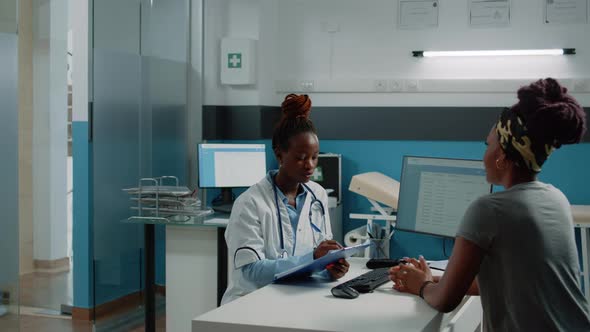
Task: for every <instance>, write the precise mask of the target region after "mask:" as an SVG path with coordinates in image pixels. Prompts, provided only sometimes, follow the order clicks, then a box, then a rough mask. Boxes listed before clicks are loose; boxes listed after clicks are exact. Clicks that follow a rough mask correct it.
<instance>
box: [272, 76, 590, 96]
mask: <svg viewBox="0 0 590 332" xmlns="http://www.w3.org/2000/svg"><path fill="white" fill-rule="evenodd" d="M535 80H536V79H534V78H524V79H523V78H518V79H410V78H395V79H391V78H389V79H388V78H376V79H370V78H369V79H367V78H362V79H331V80H330V79H319V80H315V79H314V80H277V81H275V91H276V92H287V93H291V92H314V93H322V92H323V93H339V92H349V93H422V92H423V93H514V92H515V91H516V90H518V89H519V88H520V87H522V86H524V85H528V84H530V83H531V82H533V81H535ZM557 80H558V81H560V82H561V83H562V84H563V85H564V86H566V87H567V88H568V90H569V91H570V92H572V93H590V78H576V79H572V78H557Z"/></svg>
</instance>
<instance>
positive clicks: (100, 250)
mask: <svg viewBox="0 0 590 332" xmlns="http://www.w3.org/2000/svg"><path fill="white" fill-rule="evenodd" d="M189 8H190V7H189V1H188V0H124V1H121V0H94V9H93V22H94V23H93V30H94V33H93V35H94V37H93V38H94V42H93V44H94V47H93V61H94V65H93V79H92V81H93V86H94V88H93V95H94V100H93V112H92V120H91V123H92V125H91V126H92V128H91V131H92V151H93V152H92V159H93V162H92V173H93V176H92V178H93V180H92V181H93V184H92V186H93V195H94V197H93V208H92V209H93V234H94V302H95V307H96V308H97V310H96V317H95V318H96V327H97V330H112V329H126V328H135V327H137V326H138V325H142V324H143V319H144V317H143V315H144V313H143V309H144V308H143V306H142V305H143V300H144V298H143V296H145V294H143V293H142V291H143V289H144V283H145V277H146V276H145V275H144V272H143V268H144V265H143V264H144V263H145V261H144V255H145V253H144V251H145V250H144V249H145V246H146V244H145V243H144V228H143V226H141V225H134V224H128V223H123V222H122V220H124V219H126V218H127V217H129V216H130V215H132V214H133V213H134V211H133V210H131V209H130V206H131V202H130V201H129V197H128V196H127V194H126V193H124V192H123V191H122V189H123V188H129V187H135V186H137V185H138V181H139V179H140V178H142V177H157V176H165V175H173V176H176V177H178V178H179V180H180V182H181V184H186V179H187V175H186V173H187V169H186V164H187V161H186V160H187V156H186V112H187V111H186V104H187V68H186V66H187V58H188V45H189V41H188V29H189V15H188V13H189V12H190V11H189ZM164 241H165V229H164V226H156V228H155V241H154V243H153V244H154V245H155V250H156V252H155V255H156V260H155V274H156V275H155V277H156V278H155V283H156V289H158V290H159V289H162V288H163V287H164V286H165V283H166V279H165V242H164ZM123 303H124V304H126V306H125V307H124V308H123V309H118V310H115V311H113V310H107V311H105V310H103V308H113V307H114V308H121V306H117V304H123ZM113 304H115V305H114V306H113ZM164 308H165V298H164V297H163V296H162V295H158V296H157V297H156V309H157V311H158V313H162V312H163V310H164ZM103 313H104V315H103ZM113 317H114V318H113ZM157 324H158V326H159V325H160V324H163V322H160V321H158V323H157Z"/></svg>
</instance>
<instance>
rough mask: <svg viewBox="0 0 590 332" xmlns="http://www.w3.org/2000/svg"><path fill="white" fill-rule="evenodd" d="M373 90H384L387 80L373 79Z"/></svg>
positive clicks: (385, 89)
mask: <svg viewBox="0 0 590 332" xmlns="http://www.w3.org/2000/svg"><path fill="white" fill-rule="evenodd" d="M374 84H375V91H377V92H386V91H387V80H375V83H374Z"/></svg>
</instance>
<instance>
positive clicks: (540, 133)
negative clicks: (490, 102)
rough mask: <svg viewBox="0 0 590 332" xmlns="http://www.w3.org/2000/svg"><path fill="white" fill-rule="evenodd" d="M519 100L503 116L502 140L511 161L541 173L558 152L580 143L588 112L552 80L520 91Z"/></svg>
mask: <svg viewBox="0 0 590 332" xmlns="http://www.w3.org/2000/svg"><path fill="white" fill-rule="evenodd" d="M518 99H519V102H518V103H516V104H515V105H513V106H512V107H511V108H506V109H504V111H503V112H502V114H501V115H500V120H499V121H498V123H497V124H496V131H497V133H498V139H499V141H500V146H501V147H502V150H504V152H505V153H506V156H507V157H508V159H510V160H512V161H514V162H515V163H516V164H517V166H519V167H521V168H525V169H528V170H530V171H531V172H533V173H539V172H540V171H541V167H542V166H543V163H545V161H546V160H547V158H548V157H549V155H551V153H552V152H553V151H555V149H558V148H560V147H561V145H563V144H573V143H579V142H580V140H581V139H582V137H583V136H584V133H585V132H586V113H585V112H584V109H583V108H582V107H581V106H580V104H578V102H577V101H576V100H575V99H574V98H573V97H572V96H571V95H569V94H568V93H567V89H566V88H565V87H562V86H561V85H560V84H559V83H558V82H557V81H556V80H554V79H552V78H547V79H542V80H539V81H537V82H535V83H532V84H531V85H529V86H525V87H522V88H520V89H519V90H518Z"/></svg>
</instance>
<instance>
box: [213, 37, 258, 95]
mask: <svg viewBox="0 0 590 332" xmlns="http://www.w3.org/2000/svg"><path fill="white" fill-rule="evenodd" d="M220 64H221V84H228V85H248V84H255V83H256V40H254V39H239V38H223V39H222V40H221V61H220Z"/></svg>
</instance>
